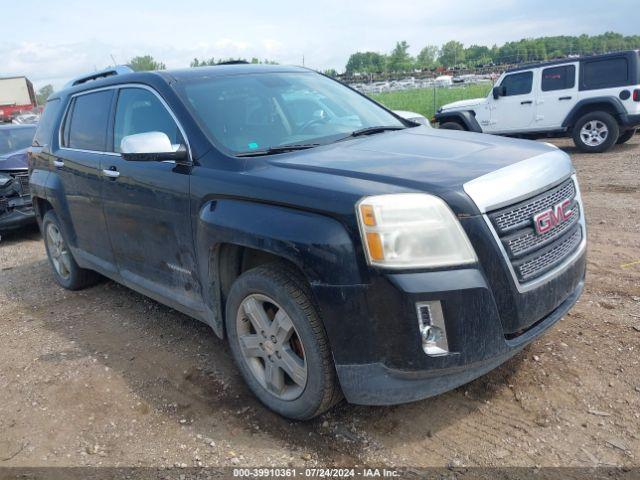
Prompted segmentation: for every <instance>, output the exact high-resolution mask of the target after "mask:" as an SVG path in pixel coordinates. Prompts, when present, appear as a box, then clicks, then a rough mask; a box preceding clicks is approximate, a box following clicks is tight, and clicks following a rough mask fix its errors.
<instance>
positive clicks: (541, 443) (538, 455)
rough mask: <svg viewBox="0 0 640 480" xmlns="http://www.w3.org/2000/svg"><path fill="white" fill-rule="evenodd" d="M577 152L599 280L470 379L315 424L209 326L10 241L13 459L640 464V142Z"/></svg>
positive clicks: (1, 253)
mask: <svg viewBox="0 0 640 480" xmlns="http://www.w3.org/2000/svg"><path fill="white" fill-rule="evenodd" d="M639 142H640V139H638V138H636V139H634V140H632V142H631V143H629V144H627V145H622V146H618V147H616V148H614V149H613V150H612V151H611V152H610V153H607V154H602V155H582V154H577V153H576V152H575V151H574V150H573V149H572V147H570V143H569V142H568V141H564V140H562V141H558V142H556V143H557V144H558V145H559V146H561V147H562V148H563V149H565V150H566V151H568V152H569V153H571V155H572V157H573V160H574V162H575V165H576V168H577V170H578V175H579V179H580V181H581V186H582V191H583V192H582V193H583V197H584V201H585V207H586V214H587V220H588V224H589V241H590V244H589V262H588V264H589V266H588V268H589V273H588V282H587V286H586V289H585V293H584V294H583V296H582V298H581V300H580V302H579V303H578V305H577V306H576V307H575V308H574V309H573V310H572V311H571V312H570V313H569V314H568V315H567V316H566V317H565V318H564V319H563V320H562V321H560V322H559V323H558V324H557V325H556V326H555V327H554V328H553V329H551V331H550V332H548V333H547V334H546V335H544V336H543V337H541V338H539V339H538V340H537V341H535V342H534V343H533V344H532V345H531V346H529V347H528V348H527V349H525V350H524V351H523V352H522V353H521V354H519V355H518V356H516V357H515V358H514V359H512V360H511V361H509V362H508V363H506V364H505V365H503V366H502V367H500V368H498V369H497V370H495V371H493V372H491V373H490V374H488V375H486V376H484V377H482V378H480V379H478V380H476V381H474V382H472V383H471V384H469V385H466V386H463V387H461V388H458V389H457V390H455V391H452V392H449V393H447V394H444V395H441V396H439V397H436V398H432V399H428V400H424V401H421V402H417V403H413V404H409V405H402V406H396V407H391V408H373V407H358V406H352V405H347V404H344V403H343V404H341V405H339V406H338V407H337V408H335V409H334V410H332V411H331V412H329V413H328V414H326V415H324V416H322V417H321V418H318V419H316V420H314V421H311V422H306V423H292V422H290V421H287V420H284V419H282V418H280V417H278V416H277V415H275V414H272V413H271V412H269V411H267V410H265V409H264V408H263V407H262V406H261V405H260V404H259V403H258V402H257V401H256V400H255V399H254V397H253V396H252V394H251V393H250V392H249V391H248V389H247V388H246V387H245V386H244V384H243V382H242V380H241V379H240V378H239V375H238V373H237V371H236V369H235V367H234V365H233V362H232V360H231V357H230V353H229V350H228V349H227V347H226V345H225V343H224V342H222V341H221V340H219V339H218V338H217V337H216V336H215V335H214V334H213V333H212V332H211V331H210V330H209V329H208V327H206V326H205V325H203V324H201V323H199V322H197V321H195V320H192V319H190V318H188V317H186V316H184V315H182V314H180V313H177V312H176V311H174V310H171V309H169V308H167V307H164V306H163V305H160V304H158V303H156V302H154V301H152V300H149V299H147V298H145V297H143V296H141V295H138V294H137V293H134V292H133V291H131V290H128V289H127V288H125V287H122V286H120V285H117V284H115V283H113V282H110V281H104V282H102V283H100V284H98V285H97V286H95V287H92V288H89V289H87V290H83V291H79V292H68V291H65V290H63V289H61V288H60V287H58V286H57V285H56V284H55V283H54V282H53V280H52V277H51V274H50V271H49V265H48V263H47V260H46V257H45V252H44V247H43V244H42V241H41V238H40V235H39V233H38V232H37V230H35V229H26V230H22V231H19V232H16V233H13V234H10V235H5V236H4V237H3V239H2V242H1V243H0V279H1V280H0V305H2V308H1V311H0V466H83V465H92V466H94V465H104V466H154V467H158V466H182V467H194V466H239V465H241V466H269V465H274V466H287V465H289V466H303V465H305V466H315V465H321V466H330V465H342V466H346V465H349V466H362V465H372V464H373V465H388V466H407V465H411V466H416V467H418V466H447V465H454V466H458V465H478V466H534V465H538V466H595V465H609V466H613V465H624V466H638V464H639V463H640V462H639V461H640V369H639V368H638V366H639V356H638V353H639V351H640V263H633V262H638V261H639V260H640V220H639V218H640V191H639V187H638V180H639V176H640V175H639V173H640V162H639V160H640V148H639V147H638V143H639Z"/></svg>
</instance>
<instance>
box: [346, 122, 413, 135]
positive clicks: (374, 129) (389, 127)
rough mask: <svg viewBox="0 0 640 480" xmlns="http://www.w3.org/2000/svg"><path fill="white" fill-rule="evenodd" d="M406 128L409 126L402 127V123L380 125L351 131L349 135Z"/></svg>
mask: <svg viewBox="0 0 640 480" xmlns="http://www.w3.org/2000/svg"><path fill="white" fill-rule="evenodd" d="M405 128H407V127H402V126H400V125H380V126H377V127H366V128H361V129H360V130H355V131H353V132H351V133H350V134H349V137H361V136H363V135H371V134H374V133H380V132H386V131H388V130H404V129H405ZM349 137H347V138H349Z"/></svg>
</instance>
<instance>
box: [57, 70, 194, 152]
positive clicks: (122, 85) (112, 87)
mask: <svg viewBox="0 0 640 480" xmlns="http://www.w3.org/2000/svg"><path fill="white" fill-rule="evenodd" d="M123 88H140V89H143V90H148V91H150V92H151V93H153V94H154V95H155V96H156V98H157V99H158V100H159V101H160V103H161V104H162V106H163V107H164V108H165V110H166V111H167V112H168V113H169V115H171V118H173V121H174V122H176V125H177V126H178V129H179V130H180V134H181V135H182V138H184V141H185V143H186V147H187V152H188V154H189V163H193V155H192V154H191V144H190V143H189V137H187V134H186V132H185V130H184V128H183V127H182V124H181V123H180V121H179V120H178V117H176V115H175V114H174V113H173V110H171V107H169V105H168V104H167V102H165V100H164V98H162V97H161V96H160V94H159V93H158V92H157V91H156V90H155V89H153V88H151V87H150V86H148V85H144V84H142V83H119V84H117V85H109V86H107V87H100V88H93V89H88V90H83V91H82V92H78V93H74V94H73V95H71V96H70V97H69V101H68V102H67V105H66V106H65V109H64V113H63V114H62V119H63V121H62V122H60V126H59V127H58V148H59V149H60V150H67V151H71V152H83V153H97V154H100V155H111V156H113V157H122V154H120V153H118V152H107V151H102V150H84V149H81V148H70V147H63V146H62V129H63V127H64V124H65V122H66V120H67V115H68V114H69V107H70V106H71V102H72V101H73V99H74V98H76V97H79V96H81V95H88V94H90V93H96V92H101V91H105V90H120V89H123ZM117 107H118V105H117V104H116V109H117ZM114 113H115V112H114ZM162 163H175V161H174V160H168V161H163V162H162Z"/></svg>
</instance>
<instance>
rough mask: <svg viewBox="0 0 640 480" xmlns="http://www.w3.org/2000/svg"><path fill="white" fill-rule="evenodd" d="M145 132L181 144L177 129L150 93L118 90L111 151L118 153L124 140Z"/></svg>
mask: <svg viewBox="0 0 640 480" xmlns="http://www.w3.org/2000/svg"><path fill="white" fill-rule="evenodd" d="M146 132H162V133H165V134H166V135H167V136H168V137H169V140H171V143H173V144H181V143H184V141H183V140H182V136H181V135H180V131H179V130H178V125H177V124H176V122H175V121H174V120H173V117H171V115H170V114H169V112H168V111H167V109H166V108H165V107H164V105H163V104H162V103H161V102H160V100H158V98H157V97H156V96H155V95H154V94H153V93H151V92H150V91H148V90H143V89H141V88H125V89H123V90H121V91H120V95H119V96H118V106H117V107H116V120H115V125H114V132H113V148H114V151H116V152H119V151H120V142H121V141H122V138H123V137H126V136H127V135H134V134H136V133H146Z"/></svg>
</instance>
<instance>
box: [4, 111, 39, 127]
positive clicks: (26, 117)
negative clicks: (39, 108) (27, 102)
mask: <svg viewBox="0 0 640 480" xmlns="http://www.w3.org/2000/svg"><path fill="white" fill-rule="evenodd" d="M39 120H40V115H38V114H37V113H21V114H20V115H16V116H15V117H13V120H11V123H13V124H16V125H34V124H36V123H38V121H39Z"/></svg>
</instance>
